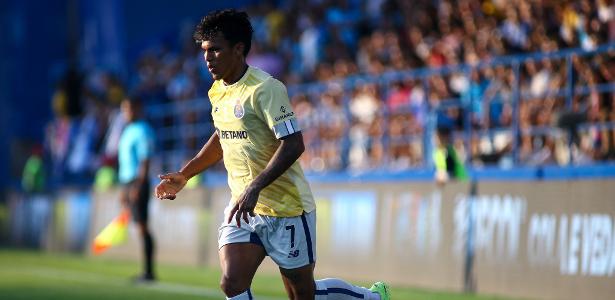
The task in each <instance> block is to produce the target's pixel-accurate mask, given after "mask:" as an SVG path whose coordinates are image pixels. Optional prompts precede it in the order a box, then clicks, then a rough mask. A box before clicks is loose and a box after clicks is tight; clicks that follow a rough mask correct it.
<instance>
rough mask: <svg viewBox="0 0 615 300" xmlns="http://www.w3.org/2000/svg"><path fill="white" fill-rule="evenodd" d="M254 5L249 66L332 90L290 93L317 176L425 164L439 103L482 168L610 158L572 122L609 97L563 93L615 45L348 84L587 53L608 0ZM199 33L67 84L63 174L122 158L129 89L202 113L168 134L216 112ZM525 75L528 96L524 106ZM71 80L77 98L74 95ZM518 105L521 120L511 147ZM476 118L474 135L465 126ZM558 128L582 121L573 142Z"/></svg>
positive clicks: (606, 36) (614, 72) (591, 79)
mask: <svg viewBox="0 0 615 300" xmlns="http://www.w3.org/2000/svg"><path fill="white" fill-rule="evenodd" d="M247 10H248V13H249V15H250V16H251V20H252V23H253V25H254V31H255V34H254V41H253V44H252V50H251V53H250V55H249V57H248V63H249V64H251V65H254V66H257V67H259V68H261V69H263V70H265V71H267V72H269V73H270V74H272V75H273V76H274V77H276V78H279V79H280V80H282V81H283V82H285V83H286V84H287V85H288V86H292V85H295V84H303V83H307V82H322V83H326V85H327V89H326V91H325V92H322V93H305V92H294V93H292V94H291V96H292V98H291V100H292V102H293V105H294V106H295V107H294V108H295V111H296V113H297V115H298V118H299V120H300V122H301V125H302V128H303V134H304V139H305V143H306V145H307V150H306V153H305V154H304V155H303V157H302V164H303V166H304V167H305V168H306V169H307V170H309V171H330V170H352V171H366V170H372V169H380V168H384V169H387V170H404V169H408V168H413V167H420V166H424V165H425V159H424V153H423V151H424V148H423V144H424V142H425V141H426V140H429V139H425V138H424V137H423V133H424V131H425V128H426V125H427V122H428V120H429V111H430V110H434V111H436V116H437V118H436V124H435V127H436V128H438V129H443V128H445V129H447V130H451V131H452V132H453V133H454V136H455V139H454V144H455V147H456V148H457V149H458V151H459V153H461V155H462V156H463V157H465V158H466V159H467V161H469V162H471V163H472V164H473V165H483V164H491V163H498V164H500V165H509V164H510V163H512V162H513V161H514V163H519V164H526V165H545V164H558V163H559V164H567V163H576V164H584V163H590V162H592V161H601V160H613V159H615V129H613V128H612V127H608V126H606V127H605V126H603V127H596V126H593V127H592V126H590V127H587V128H585V127H583V128H584V130H583V131H579V130H577V129H579V128H577V127H578V125H579V124H581V123H589V124H598V123H600V124H607V125H608V124H610V123H612V122H615V93H613V92H612V91H611V92H606V93H605V92H601V91H600V90H599V89H597V88H590V89H589V91H588V92H587V93H584V94H580V95H578V96H574V97H572V98H571V99H572V101H571V103H566V99H567V98H566V97H565V94H562V93H560V92H559V90H563V89H564V88H565V87H566V86H567V82H568V80H571V81H572V82H573V83H574V85H575V86H598V85H604V84H609V83H610V84H612V83H613V82H615V79H614V76H615V59H614V56H615V54H614V53H613V52H612V51H611V52H608V53H606V54H601V55H594V56H590V57H589V58H585V57H575V58H574V59H572V64H571V65H572V69H573V74H572V76H573V77H572V78H569V76H571V74H569V73H570V72H569V70H568V65H567V63H566V61H565V60H563V59H541V60H531V59H530V60H525V61H524V63H523V64H522V65H521V66H520V69H519V72H520V73H519V76H518V77H516V76H515V73H514V72H515V70H514V68H512V67H511V65H509V64H508V65H507V64H493V65H487V66H486V67H481V68H471V69H467V70H466V69H464V71H463V72H462V71H460V72H452V73H446V74H445V73H442V74H433V75H430V76H428V77H422V78H418V77H412V76H408V77H407V78H405V79H400V80H397V81H393V82H391V83H386V84H382V83H381V82H379V81H374V80H367V79H366V80H365V81H357V84H355V85H347V84H343V81H342V80H344V79H346V78H352V77H353V76H354V77H356V76H357V75H366V76H367V77H365V78H375V77H377V76H379V75H382V74H385V73H387V72H392V71H400V72H401V71H411V70H416V69H420V68H425V67H428V68H440V67H445V66H450V65H459V64H466V65H468V66H476V65H477V64H478V63H479V62H481V61H482V62H486V61H492V60H494V59H497V58H498V57H502V56H506V55H517V54H525V53H535V52H543V53H546V52H553V51H557V50H561V49H568V48H582V49H584V50H592V49H595V48H596V47H598V46H599V45H603V44H606V43H612V42H615V2H614V1H609V0H576V1H549V0H508V1H504V0H484V1H480V0H458V1H452V0H417V1H403V0H311V1H264V2H262V3H261V4H257V5H254V6H252V7H249V8H248V9H247ZM192 31H193V28H192V27H186V28H183V29H182V30H181V31H180V34H179V35H178V41H177V43H176V44H175V45H163V44H161V45H160V46H159V47H155V48H151V49H146V50H145V51H144V52H143V55H141V56H140V57H139V59H138V61H137V62H136V63H135V65H134V69H133V71H131V72H129V73H130V74H131V75H130V76H128V77H127V78H121V79H120V77H118V76H116V75H114V74H111V73H109V72H105V71H102V70H85V72H84V73H83V74H82V77H79V76H76V75H73V76H67V78H66V80H64V81H62V83H61V84H60V85H59V86H58V89H57V91H56V93H55V95H54V97H53V107H54V112H55V118H54V119H53V120H52V121H51V122H50V123H49V126H48V128H47V130H48V132H47V135H46V136H47V139H48V140H47V141H46V143H45V145H46V147H45V149H46V150H47V153H49V157H50V158H51V161H52V162H53V170H54V171H53V172H54V173H55V175H56V176H60V177H58V178H65V179H66V178H67V177H70V176H82V175H83V174H93V172H94V171H95V170H97V169H99V168H100V167H101V166H103V165H112V164H113V161H114V159H115V158H114V157H115V152H116V151H117V149H116V148H115V147H116V145H117V139H118V137H119V133H120V132H121V129H122V126H123V124H122V121H121V118H118V109H117V106H118V104H119V102H120V101H121V99H122V98H123V97H124V95H126V94H127V93H128V91H130V92H131V93H135V94H138V95H140V96H141V97H143V98H145V99H146V100H147V101H148V103H149V104H150V105H151V106H152V107H154V108H155V107H156V106H157V105H158V107H159V108H160V107H168V106H164V105H169V104H170V105H178V106H181V105H184V106H185V105H187V104H189V105H190V107H192V108H194V109H180V110H178V111H179V114H180V116H179V117H178V116H173V115H167V116H164V117H161V118H159V119H157V120H156V121H155V122H154V125H155V126H156V127H157V128H158V129H159V130H160V132H162V131H164V130H165V128H169V127H170V126H178V125H186V124H187V125H198V124H203V123H208V122H210V116H209V114H208V112H207V109H210V108H209V106H208V105H209V104H208V103H207V102H208V101H207V100H206V98H207V90H208V88H209V86H210V84H211V78H210V76H209V75H208V73H207V69H206V67H205V65H204V63H203V58H202V53H201V52H200V49H199V47H198V46H195V44H194V41H193V40H192V39H191V34H192ZM369 76H372V77H369ZM517 78H518V79H519V80H520V81H519V87H520V91H519V92H520V95H521V99H522V101H520V102H519V103H518V108H515V104H514V103H513V98H514V92H515V89H514V86H515V81H516V80H517ZM75 87H76V88H78V90H79V91H80V92H79V94H80V97H79V98H80V99H81V100H80V104H74V103H71V101H68V100H67V99H69V98H70V95H69V94H70V93H71V91H73V90H74V89H75ZM193 99H201V100H198V101H193ZM426 99H428V102H427V103H426V101H425V100H426ZM160 105H163V106H160ZM73 106H75V107H81V108H82V109H78V108H77V109H71V107H73ZM515 109H518V125H519V129H520V130H519V138H518V148H517V149H518V152H517V153H516V156H515V157H513V155H512V154H513V151H512V149H514V148H515V147H514V145H513V140H514V139H513V138H512V135H513V131H512V130H511V126H512V125H513V124H514V122H515V115H514V112H515ZM160 110H165V109H158V112H159V111H160ZM152 111H153V112H154V114H155V112H156V109H153V110H152ZM468 129H471V130H472V132H473V134H471V135H469V136H467V137H466V136H465V135H464V134H463V132H464V130H465V132H467V131H468ZM564 129H571V131H572V132H573V134H572V135H571V136H572V140H571V141H570V143H568V134H567V133H568V131H566V130H564ZM577 132H582V134H577ZM210 133H211V128H209V127H208V128H207V130H204V131H203V132H201V133H200V134H196V135H192V136H189V137H187V138H185V139H184V138H182V139H178V138H176V139H170V140H164V141H159V145H160V146H161V147H160V148H161V149H160V150H162V151H166V150H172V149H178V148H181V149H187V151H186V152H185V157H184V158H188V157H190V156H191V155H192V154H193V153H194V151H197V150H198V149H197V148H196V147H198V145H200V144H202V143H203V139H206V138H207V137H208V135H209V134H210ZM163 159H164V157H163ZM571 159H572V161H571ZM93 162H94V163H93Z"/></svg>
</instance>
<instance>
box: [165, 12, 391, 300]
mask: <svg viewBox="0 0 615 300" xmlns="http://www.w3.org/2000/svg"><path fill="white" fill-rule="evenodd" d="M252 32H253V30H252V26H251V24H250V21H249V19H248V15H247V14H246V13H244V12H238V11H235V10H224V11H217V12H213V13H211V14H209V15H207V16H205V17H204V18H203V19H202V20H201V22H200V23H199V24H198V26H197V28H196V31H195V33H194V38H195V40H196V41H197V42H198V43H200V45H201V48H202V49H203V51H204V56H205V61H206V62H207V67H208V69H209V72H210V73H211V74H212V76H213V79H214V80H215V81H214V83H213V85H212V87H211V89H210V90H209V99H210V101H211V104H212V115H213V119H214V124H215V126H216V131H215V133H214V134H213V135H212V136H211V138H210V139H209V141H208V142H207V143H206V144H205V145H204V146H203V148H202V149H201V150H200V152H199V153H198V154H197V155H196V156H195V157H194V158H192V160H190V161H189V162H188V163H187V164H186V165H185V166H184V167H183V168H182V169H181V170H180V171H179V172H176V173H171V174H166V175H161V176H160V179H161V182H160V184H158V186H156V191H155V193H156V196H157V197H158V198H160V199H171V200H173V199H175V197H176V194H177V193H178V192H179V191H180V190H181V189H182V188H183V187H184V185H185V184H186V181H187V180H188V179H189V178H191V177H192V176H194V175H196V174H198V173H200V172H202V171H204V170H205V169H207V168H208V167H210V166H211V165H213V164H214V163H216V162H217V161H219V160H220V159H223V161H224V165H225V167H226V169H227V171H228V183H229V186H230V189H231V195H232V197H231V201H230V203H229V205H228V207H227V208H226V209H225V212H224V213H225V219H224V220H225V221H223V223H222V225H221V226H220V229H219V240H218V243H219V245H218V246H219V252H218V253H219V258H220V265H221V268H222V278H221V282H220V285H221V288H222V290H223V292H224V294H226V296H227V299H233V300H241V299H252V294H251V292H250V284H251V282H252V278H253V277H254V274H255V273H256V270H257V268H258V266H259V265H260V264H261V262H262V261H263V259H264V258H265V256H267V255H269V256H270V257H271V258H272V259H273V261H274V262H275V263H276V264H277V265H278V267H279V270H280V273H281V275H282V279H283V281H284V286H285V288H286V292H287V293H288V296H289V298H290V299H389V294H388V290H387V286H386V285H385V284H384V283H381V282H377V283H375V284H374V286H372V288H371V289H367V288H363V287H358V286H354V285H351V284H348V283H346V282H344V281H342V280H340V279H333V278H330V279H323V280H316V281H315V280H314V266H315V259H316V252H315V249H316V247H315V243H316V232H315V230H316V211H315V209H316V207H315V204H314V199H313V197H312V192H311V191H310V187H309V185H308V182H307V181H306V179H305V177H304V175H303V171H302V169H301V167H300V166H299V163H298V161H297V159H298V158H299V156H300V155H301V153H302V152H303V151H304V149H305V147H304V144H303V137H302V135H301V131H300V129H299V127H298V125H297V120H296V118H295V114H294V112H293V110H292V107H291V105H290V102H289V99H288V94H287V93H286V88H285V86H284V84H282V83H281V82H280V81H278V80H276V79H274V78H272V77H271V76H270V75H269V74H267V73H265V72H263V71H261V70H259V69H257V68H254V67H251V66H248V65H247V64H246V56H247V54H248V52H249V51H250V45H251V39H252Z"/></svg>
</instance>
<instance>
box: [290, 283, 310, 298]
mask: <svg viewBox="0 0 615 300" xmlns="http://www.w3.org/2000/svg"><path fill="white" fill-rule="evenodd" d="M314 292H315V291H314V288H311V287H309V286H308V285H304V286H298V287H296V288H295V290H294V291H293V298H292V299H294V300H304V299H314Z"/></svg>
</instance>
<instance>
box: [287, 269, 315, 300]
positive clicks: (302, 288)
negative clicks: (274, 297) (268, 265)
mask: <svg viewBox="0 0 615 300" xmlns="http://www.w3.org/2000/svg"><path fill="white" fill-rule="evenodd" d="M314 265H315V264H313V263H312V264H309V265H307V266H304V267H301V268H297V269H292V270H291V269H283V268H280V274H282V281H283V282H284V287H285V288H286V293H287V294H288V299H291V300H302V299H310V300H311V299H314V292H315V290H316V284H315V283H314Z"/></svg>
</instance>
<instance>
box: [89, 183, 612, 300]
mask: <svg viewBox="0 0 615 300" xmlns="http://www.w3.org/2000/svg"><path fill="white" fill-rule="evenodd" d="M613 183H614V181H613V180H612V179H591V180H575V181H566V180H549V181H522V180H518V181H496V180H490V181H479V182H478V183H477V185H476V189H475V193H473V192H472V191H473V189H472V184H470V183H467V182H458V183H449V184H447V185H446V186H436V185H434V184H432V183H427V182H423V183H421V182H413V181H409V182H404V181H398V182H388V183H381V182H370V181H368V182H360V181H357V182H349V183H314V184H313V190H314V192H315V196H316V199H317V205H318V236H317V240H318V243H317V247H318V248H317V257H318V268H317V273H318V274H317V275H318V277H322V276H332V275H335V276H340V277H341V276H343V277H345V278H351V279H354V280H360V281H372V280H375V279H378V280H387V281H389V282H391V283H393V284H399V285H409V286H419V287H425V288H430V289H445V290H453V291H462V290H464V287H467V286H466V285H464V279H465V278H470V279H471V281H469V282H470V283H471V286H472V288H474V290H476V291H477V292H478V293H481V294H495V295H502V296H508V297H523V298H534V299H588V298H591V299H610V298H611V296H612V295H613V294H615V285H613V284H612V283H613V274H614V273H615V228H613V226H614V225H615V222H614V220H613V218H614V217H615V201H613V200H614V196H613V195H615V185H614V184H613ZM474 194H475V196H471V195H474ZM110 199H117V197H116V195H114V194H113V193H104V194H94V196H93V206H92V208H93V210H92V219H91V220H92V226H91V230H90V237H89V240H90V241H91V240H92V238H93V235H94V234H95V233H96V232H98V231H100V229H101V228H102V227H103V226H104V225H106V224H107V223H108V222H109V221H110V220H111V219H112V218H113V216H115V214H116V213H117V212H118V210H119V207H118V206H117V201H109V200H110ZM228 199H229V192H228V189H227V188H226V187H223V186H219V187H217V186H214V187H209V188H207V189H204V188H197V189H193V190H189V191H186V192H182V194H181V196H180V199H179V200H176V201H153V203H152V206H151V215H152V221H153V228H154V231H155V233H156V238H157V245H159V250H158V258H159V259H160V260H161V261H166V262H172V263H187V264H206V265H210V266H213V267H216V266H217V265H218V262H217V242H216V239H217V227H218V225H219V224H220V223H221V222H222V211H223V208H224V206H225V205H226V204H227V201H228ZM470 220H471V221H472V222H469V221H470ZM133 230H134V229H133ZM131 235H132V237H133V238H131V241H130V242H129V243H128V244H127V245H124V246H121V247H117V248H116V249H111V250H110V251H109V252H108V253H106V254H105V255H108V256H114V257H122V258H133V259H137V258H138V253H139V251H137V249H136V247H138V244H137V242H136V241H138V239H137V238H136V237H137V236H136V232H132V233H131ZM468 245H470V247H468ZM466 249H473V251H466ZM472 257H473V258H474V259H473V264H466V263H467V262H468V258H472ZM468 265H471V266H473V267H472V268H466V266H468ZM264 268H265V269H267V270H270V271H272V272H273V271H275V268H273V267H272V266H271V264H270V263H268V264H267V265H266V266H265V267H264ZM466 271H467V274H468V276H467V277H466V276H464V274H466Z"/></svg>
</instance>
